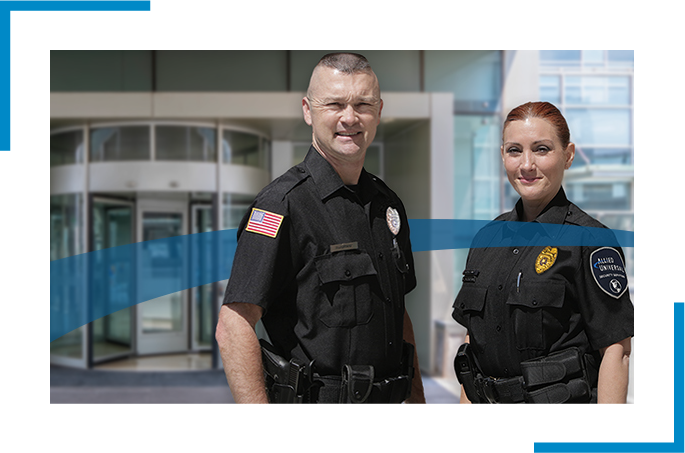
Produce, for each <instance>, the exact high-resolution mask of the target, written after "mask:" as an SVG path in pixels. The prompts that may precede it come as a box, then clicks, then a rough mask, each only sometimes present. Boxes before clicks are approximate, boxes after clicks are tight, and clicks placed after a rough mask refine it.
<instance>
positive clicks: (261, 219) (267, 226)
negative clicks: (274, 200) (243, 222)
mask: <svg viewBox="0 0 685 453" xmlns="http://www.w3.org/2000/svg"><path fill="white" fill-rule="evenodd" d="M281 222H283V216H282V215H278V214H274V213H273V212H269V211H263V210H261V209H257V208H252V214H250V221H249V222H247V226H246V227H245V231H251V232H253V233H259V234H263V235H264V236H269V237H272V238H275V237H276V235H277V234H278V229H279V228H280V227H281Z"/></svg>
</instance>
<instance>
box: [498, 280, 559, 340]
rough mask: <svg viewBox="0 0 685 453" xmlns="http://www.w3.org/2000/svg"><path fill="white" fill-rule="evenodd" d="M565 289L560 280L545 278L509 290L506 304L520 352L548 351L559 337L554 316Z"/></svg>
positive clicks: (557, 313)
mask: <svg viewBox="0 0 685 453" xmlns="http://www.w3.org/2000/svg"><path fill="white" fill-rule="evenodd" d="M565 291H566V287H565V285H564V283H563V282H555V281H545V282H529V283H528V284H526V285H522V286H521V287H520V289H519V291H513V292H512V293H510V295H509V298H508V299H507V307H508V308H509V314H510V317H511V319H512V322H513V324H514V335H515V337H516V348H517V349H518V350H519V351H525V350H535V351H547V350H548V349H549V348H550V347H551V346H552V343H554V341H555V340H556V339H557V338H558V337H559V335H560V332H557V330H558V329H557V327H558V326H559V323H558V320H557V317H558V315H559V311H560V309H561V308H562V307H563V306H564V293H565ZM536 353H537V352H536Z"/></svg>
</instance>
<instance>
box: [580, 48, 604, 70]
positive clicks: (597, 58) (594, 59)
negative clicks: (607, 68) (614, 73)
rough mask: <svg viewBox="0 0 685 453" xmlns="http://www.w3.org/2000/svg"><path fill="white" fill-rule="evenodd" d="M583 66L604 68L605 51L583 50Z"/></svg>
mask: <svg viewBox="0 0 685 453" xmlns="http://www.w3.org/2000/svg"><path fill="white" fill-rule="evenodd" d="M582 55H583V65H585V66H604V51H603V50H583V52H582Z"/></svg>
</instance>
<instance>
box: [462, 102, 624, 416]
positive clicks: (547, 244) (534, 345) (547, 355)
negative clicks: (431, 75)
mask: <svg viewBox="0 0 685 453" xmlns="http://www.w3.org/2000/svg"><path fill="white" fill-rule="evenodd" d="M501 154H502V161H503V163H504V168H505V170H506V173H507V177H508V179H509V182H510V184H511V185H512V186H513V187H514V189H515V190H516V192H518V194H519V195H520V196H521V198H520V199H519V201H518V202H517V203H516V207H515V208H514V209H513V210H512V211H511V212H508V213H505V214H503V215H501V216H499V217H498V218H496V219H495V221H494V222H491V223H490V224H489V225H488V226H486V227H485V228H483V229H482V230H481V231H480V232H479V233H478V234H477V235H476V237H475V238H474V242H473V245H472V248H471V250H470V251H469V255H468V259H467V263H466V269H465V270H464V274H463V275H464V276H463V278H462V281H463V284H462V289H461V290H460V292H459V294H458V295H457V298H456V300H455V302H454V312H453V314H452V316H453V317H454V319H455V320H456V321H457V322H459V323H460V324H462V325H463V326H465V327H466V329H467V330H468V333H467V336H466V344H465V345H462V347H461V348H460V349H459V352H458V354H457V357H456V358H455V370H456V372H457V376H458V377H459V380H460V382H461V383H462V395H461V402H462V403H468V402H479V403H590V402H599V403H625V402H626V395H627V389H628V363H629V356H630V349H631V337H632V336H633V305H632V302H631V301H630V295H629V291H628V282H627V278H626V271H625V264H624V263H625V260H624V256H623V251H622V250H621V248H620V247H619V246H618V244H617V241H616V239H615V237H614V235H613V234H611V233H610V231H609V230H606V229H605V228H606V227H605V226H604V225H602V224H601V223H599V222H598V221H596V220H595V219H593V218H592V217H590V216H589V215H587V214H586V213H585V212H583V211H582V210H581V209H579V208H578V207H577V206H576V205H574V204H573V203H571V202H570V201H569V200H568V199H567V198H566V195H565V193H564V189H563V188H562V187H561V182H562V179H563V175H564V170H566V169H568V168H569V167H570V166H571V163H572V162H573V157H574V155H575V145H574V144H573V143H571V142H570V135H569V130H568V126H567V124H566V121H565V119H564V117H563V116H562V115H561V113H560V112H559V110H558V109H557V108H556V107H554V106H553V105H552V104H550V103H547V102H532V103H527V104H524V105H521V106H519V107H517V108H515V109H514V110H512V111H511V112H510V113H509V115H508V116H507V118H506V120H505V122H504V127H503V132H502V147H501ZM549 224H557V225H560V226H561V225H563V226H564V227H559V226H557V225H554V226H552V225H549ZM567 226H568V227H567ZM586 227H590V228H586ZM607 233H609V234H607ZM488 244H491V246H488ZM503 244H511V246H502V245H503Z"/></svg>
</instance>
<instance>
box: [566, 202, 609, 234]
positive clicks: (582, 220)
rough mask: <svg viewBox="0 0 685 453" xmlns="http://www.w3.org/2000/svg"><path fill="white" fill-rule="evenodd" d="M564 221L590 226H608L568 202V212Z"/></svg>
mask: <svg viewBox="0 0 685 453" xmlns="http://www.w3.org/2000/svg"><path fill="white" fill-rule="evenodd" d="M564 223H567V224H570V225H578V226H584V227H592V228H608V227H607V226H606V225H604V224H603V223H602V222H600V221H599V220H597V219H595V218H594V217H592V216H591V215H590V214H588V213H587V212H585V211H583V210H582V209H580V208H579V207H578V206H576V205H575V204H573V203H569V206H568V212H567V213H566V220H565V221H564Z"/></svg>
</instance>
